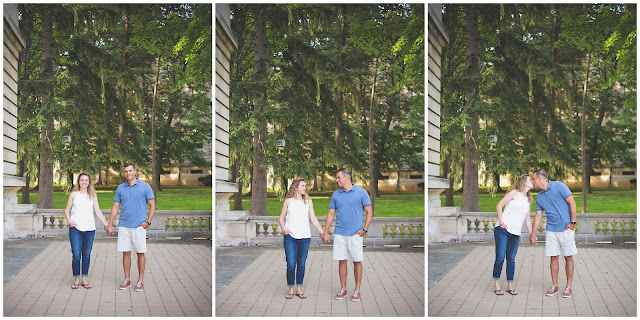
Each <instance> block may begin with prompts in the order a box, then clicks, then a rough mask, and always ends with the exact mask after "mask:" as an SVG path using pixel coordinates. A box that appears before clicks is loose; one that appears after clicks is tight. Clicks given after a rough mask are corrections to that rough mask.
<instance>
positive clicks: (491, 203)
mask: <svg viewBox="0 0 640 320" xmlns="http://www.w3.org/2000/svg"><path fill="white" fill-rule="evenodd" d="M636 194H637V191H636V189H593V194H587V212H589V213H636V212H637V199H636ZM537 195H538V193H537V192H535V193H532V196H533V201H534V205H532V206H531V211H532V212H533V211H535V200H536V196H537ZM502 197H504V193H501V194H496V195H495V196H494V197H492V196H491V195H490V194H488V193H481V194H479V195H478V206H479V211H480V212H495V211H496V205H497V204H498V202H500V200H501V199H502ZM573 198H574V199H575V200H576V211H577V212H578V213H580V212H582V192H580V191H573ZM440 199H441V201H442V205H443V206H444V203H445V197H444V196H441V197H440ZM453 204H454V205H455V206H458V207H460V206H462V194H458V193H456V194H454V195H453Z"/></svg>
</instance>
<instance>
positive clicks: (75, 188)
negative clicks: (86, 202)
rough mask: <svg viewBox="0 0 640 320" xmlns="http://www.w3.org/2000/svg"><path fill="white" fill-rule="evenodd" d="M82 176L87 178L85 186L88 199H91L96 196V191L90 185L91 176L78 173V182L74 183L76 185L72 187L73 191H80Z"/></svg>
mask: <svg viewBox="0 0 640 320" xmlns="http://www.w3.org/2000/svg"><path fill="white" fill-rule="evenodd" d="M82 176H87V178H89V185H88V186H87V195H89V198H90V199H91V198H93V197H94V196H95V195H96V189H94V188H93V184H92V183H91V176H90V175H89V174H88V173H86V172H80V174H78V180H77V181H76V185H75V186H73V191H80V178H81V177H82Z"/></svg>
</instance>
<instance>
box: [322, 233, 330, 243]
mask: <svg viewBox="0 0 640 320" xmlns="http://www.w3.org/2000/svg"><path fill="white" fill-rule="evenodd" d="M329 241H331V236H329V234H328V233H323V234H322V242H329Z"/></svg>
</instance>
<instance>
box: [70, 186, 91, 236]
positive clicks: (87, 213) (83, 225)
mask: <svg viewBox="0 0 640 320" xmlns="http://www.w3.org/2000/svg"><path fill="white" fill-rule="evenodd" d="M74 193H75V194H76V195H75V197H74V198H73V205H72V206H71V222H73V223H75V224H76V229H78V230H80V231H93V230H96V220H95V219H94V218H93V199H90V198H89V195H88V194H84V193H80V192H79V191H74Z"/></svg>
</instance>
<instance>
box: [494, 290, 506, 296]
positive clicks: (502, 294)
mask: <svg viewBox="0 0 640 320" xmlns="http://www.w3.org/2000/svg"><path fill="white" fill-rule="evenodd" d="M495 292H496V296H504V292H502V289H498V290H495ZM498 292H499V293H498Z"/></svg>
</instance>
